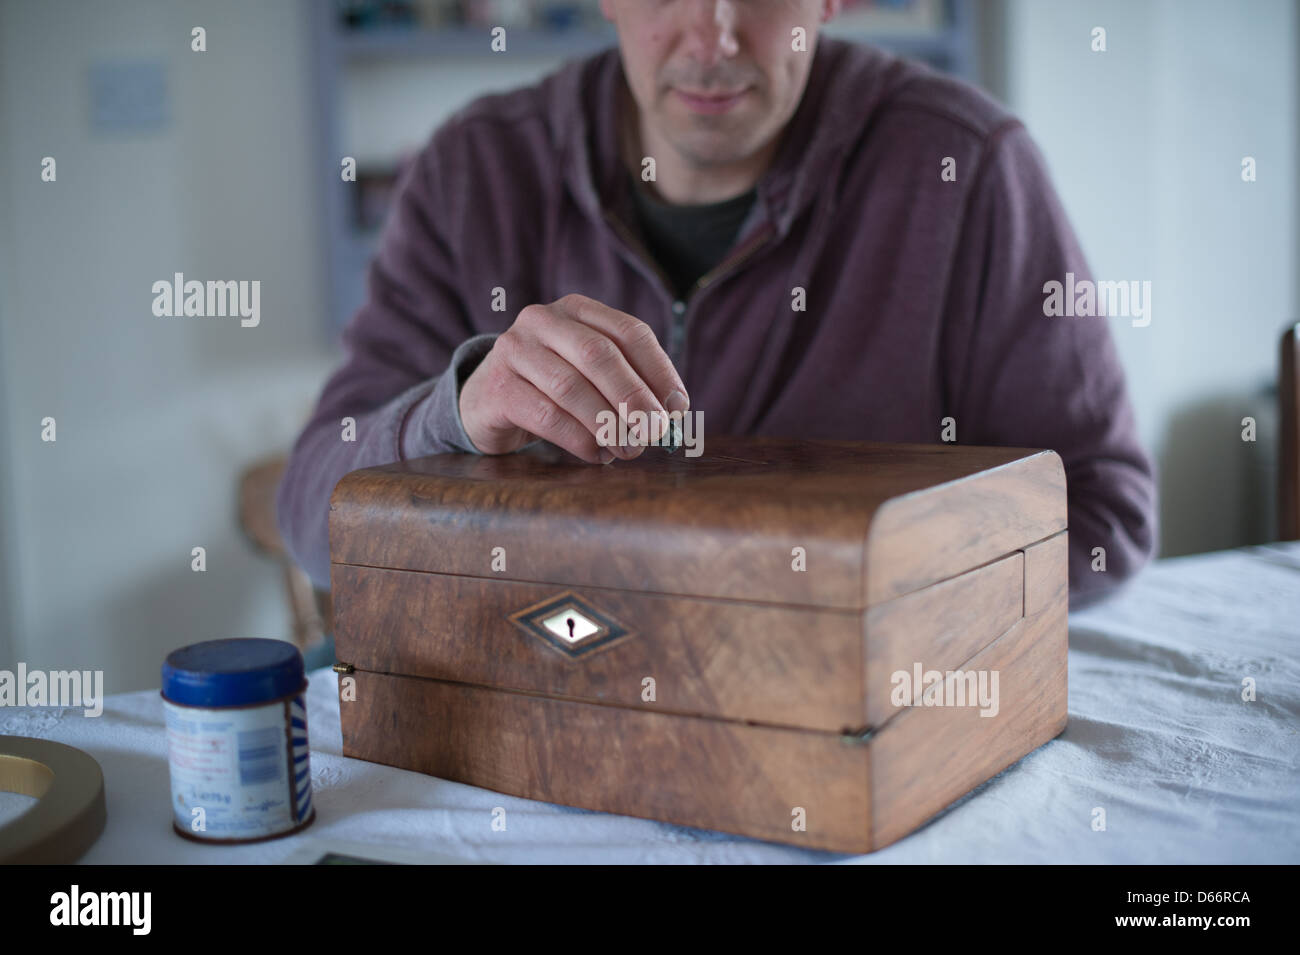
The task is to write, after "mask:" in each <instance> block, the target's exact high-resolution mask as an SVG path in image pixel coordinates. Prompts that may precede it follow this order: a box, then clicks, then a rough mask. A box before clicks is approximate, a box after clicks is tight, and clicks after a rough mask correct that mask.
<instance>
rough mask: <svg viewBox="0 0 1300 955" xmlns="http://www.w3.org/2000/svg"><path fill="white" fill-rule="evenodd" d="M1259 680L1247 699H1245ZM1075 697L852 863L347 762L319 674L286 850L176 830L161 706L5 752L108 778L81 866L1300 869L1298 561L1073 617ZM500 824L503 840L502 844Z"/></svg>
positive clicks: (1137, 592)
mask: <svg viewBox="0 0 1300 955" xmlns="http://www.w3.org/2000/svg"><path fill="white" fill-rule="evenodd" d="M1247 677H1249V678H1252V679H1253V680H1254V681H1255V692H1256V699H1255V700H1254V701H1253V702H1246V701H1244V700H1243V699H1242V689H1243V680H1244V679H1246V678H1247ZM1069 679H1070V723H1069V727H1068V728H1067V729H1066V731H1065V732H1064V733H1063V734H1062V735H1061V736H1060V737H1058V738H1057V739H1055V740H1053V741H1052V742H1050V743H1048V744H1047V745H1046V746H1044V747H1042V748H1041V749H1039V750H1037V751H1035V752H1034V753H1031V754H1030V755H1029V756H1027V757H1025V758H1024V759H1023V760H1021V761H1020V762H1019V763H1017V764H1016V765H1014V766H1012V767H1010V768H1008V769H1007V770H1005V771H1004V772H1002V773H1000V774H999V775H998V776H996V777H994V778H993V779H991V780H989V781H988V782H986V783H985V784H983V785H982V786H980V787H979V788H978V789H976V790H975V791H974V792H972V793H970V794H968V795H967V796H965V797H963V798H962V799H961V800H959V801H958V802H957V803H955V804H953V805H952V806H950V807H949V808H948V809H947V810H945V811H944V812H943V813H942V814H941V815H939V816H938V817H936V818H935V819H934V820H932V821H931V822H930V823H928V824H927V825H926V826H924V827H923V828H922V829H920V830H918V831H917V832H915V833H913V834H912V835H911V836H909V837H907V838H906V839H903V840H901V841H899V842H898V843H895V844H894V845H893V846H890V847H887V848H885V849H883V850H881V851H879V852H876V853H873V854H871V855H867V856H858V857H853V856H844V855H836V854H833V853H827V852H818V851H812V850H803V849H799V848H797V847H789V846H780V845H775V844H769V843H763V842H757V841H754V840H750V839H745V838H741V837H738V836H730V835H724V834H720V833H714V832H707V831H703V830H698V829H688V828H684V827H680V826H673V825H667V824H664V823H658V822H653V821H649V820H642V819H632V818H627V817H622V816H614V815H609V814H605V813H598V812H591V811H588V810H581V809H572V808H568V807H564V806H555V805H549V804H546V803H539V802H533V801H530V800H526V799H517V798H514V797H511V796H503V795H501V794H498V793H493V792H489V791H487V790H483V789H477V788H475V787H472V786H466V785H462V784H459V783H454V782H447V781H445V780H440V779H434V778H431V777H428V776H423V775H420V774H418V773H412V772H407V771H405V770H400V769H393V768H390V767H386V766H379V765H376V764H372V763H366V762H362V761H359V760H352V759H346V758H344V757H343V756H342V755H341V753H342V739H341V737H340V733H339V719H338V713H339V710H338V708H339V703H338V696H337V691H336V682H335V681H336V678H335V675H334V673H333V672H331V671H330V670H329V669H320V670H315V671H312V672H311V674H310V675H309V688H308V732H309V735H310V737H311V744H312V752H311V767H312V790H313V801H314V803H315V805H316V810H317V819H316V822H315V823H314V824H313V825H312V826H311V827H309V828H308V829H307V830H305V831H304V832H303V833H301V834H299V835H296V836H293V837H290V838H286V839H280V840H275V841H271V842H265V843H258V844H254V845H247V846H213V845H202V844H196V843H193V842H190V841H188V840H186V839H182V838H181V837H179V836H177V835H176V834H174V833H173V832H172V830H171V819H170V816H169V814H168V797H169V793H170V789H169V783H168V772H167V750H166V740H165V736H164V732H163V711H162V703H161V700H160V698H159V696H158V693H157V691H142V692H136V693H123V694H118V695H115V696H110V697H108V698H107V699H106V700H105V704H104V712H103V715H102V716H100V717H98V718H88V717H85V716H84V715H83V714H82V711H81V710H80V709H60V708H32V707H27V708H12V709H0V734H16V735H22V736H39V737H45V738H49V739H54V740H58V741H60V742H64V743H67V744H69V745H72V746H76V747H79V748H80V749H84V750H86V751H87V752H88V753H90V754H91V755H93V756H94V757H95V758H96V759H97V760H98V761H99V763H100V765H101V766H102V767H103V770H104V778H105V786H106V791H107V803H108V825H107V828H106V829H105V831H104V833H103V835H102V836H101V837H100V839H99V841H98V842H97V843H96V844H95V845H94V846H93V847H92V848H91V850H90V851H89V852H88V853H87V854H86V856H85V857H84V858H83V859H82V861H83V862H86V863H202V864H223V863H274V862H282V861H285V860H286V859H287V858H288V857H289V856H291V855H293V854H294V853H296V852H300V851H301V850H302V849H303V847H304V845H305V844H306V841H307V840H315V841H319V840H323V839H324V840H344V841H347V842H352V843H366V844H369V845H374V846H391V847H397V848H400V849H402V850H405V851H407V852H415V853H430V854H435V853H436V854H439V855H444V856H446V855H450V856H453V857H455V858H457V859H460V860H464V861H479V862H510V863H515V862H517V863H543V862H559V863H584V862H594V863H647V862H651V863H652V862H668V863H690V862H715V863H727V862H778V863H820V862H831V863H890V862H899V863H927V862H958V863H972V862H976V863H1059V862H1080V863H1106V864H1116V863H1224V862H1247V863H1258V862H1271V863H1296V862H1300V542H1296V543H1291V544H1276V545H1267V546H1262V547H1250V548H1242V549H1238V550H1232V551H1222V552H1218V553H1212V554H1201V555H1195V556H1191V557H1179V558H1174V559H1169V560H1162V561H1157V562H1155V563H1154V564H1152V565H1151V566H1150V567H1148V568H1147V569H1146V570H1145V571H1144V572H1142V573H1141V574H1140V575H1138V577H1137V578H1135V579H1134V580H1133V581H1132V582H1131V583H1129V584H1128V585H1127V586H1126V587H1125V588H1124V589H1123V590H1122V591H1121V592H1120V593H1118V594H1117V595H1116V596H1114V597H1112V598H1110V599H1109V600H1107V601H1105V602H1103V603H1101V604H1097V605H1094V606H1091V607H1088V608H1087V609H1084V610H1081V611H1078V612H1076V613H1073V614H1071V615H1070V663H1069ZM10 798H17V797H10ZM498 807H500V808H503V809H505V811H506V816H505V819H506V828H505V830H504V831H498V830H496V829H494V828H493V826H492V820H493V810H494V809H495V808H498ZM1097 809H1102V810H1104V811H1105V828H1104V829H1097V828H1094V820H1096V819H1099V818H1100V816H1099V815H1098V814H1097V812H1096V810H1097Z"/></svg>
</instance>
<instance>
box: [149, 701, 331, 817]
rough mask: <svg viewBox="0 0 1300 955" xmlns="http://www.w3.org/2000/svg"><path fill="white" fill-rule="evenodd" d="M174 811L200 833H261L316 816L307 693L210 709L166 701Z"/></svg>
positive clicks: (168, 754)
mask: <svg viewBox="0 0 1300 955" xmlns="http://www.w3.org/2000/svg"><path fill="white" fill-rule="evenodd" d="M163 708H164V710H165V711H166V714H167V758H168V763H169V765H170V767H171V784H172V815H173V817H174V818H175V820H176V826H177V828H179V829H180V830H181V831H182V832H184V833H187V834H188V835H192V836H194V837H195V838H197V839H215V840H224V839H258V838H262V837H265V836H273V835H277V834H279V833H282V832H287V831H289V830H290V829H294V828H296V827H298V826H299V825H301V824H302V823H303V822H305V821H306V820H307V818H308V817H309V816H310V814H311V767H310V765H309V761H308V755H307V711H306V708H305V706H304V702H303V698H302V697H301V696H297V697H294V698H293V699H292V700H279V701H277V702H275V703H268V704H266V705H265V706H250V707H244V708H240V709H203V708H201V707H196V706H177V705H176V704H175V703H172V702H170V701H168V700H166V699H164V700H163Z"/></svg>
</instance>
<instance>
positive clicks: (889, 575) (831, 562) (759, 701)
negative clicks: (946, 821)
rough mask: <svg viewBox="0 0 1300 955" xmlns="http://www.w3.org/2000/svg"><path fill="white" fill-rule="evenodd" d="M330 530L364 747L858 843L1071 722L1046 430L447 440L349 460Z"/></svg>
mask: <svg viewBox="0 0 1300 955" xmlns="http://www.w3.org/2000/svg"><path fill="white" fill-rule="evenodd" d="M330 542H331V559H332V561H333V566H332V585H333V596H334V601H333V603H334V636H335V641H336V652H337V656H338V659H339V661H340V662H339V665H338V666H337V667H336V669H338V670H340V671H342V672H345V673H347V674H348V675H350V676H351V677H352V678H353V682H351V683H348V684H346V686H347V687H348V690H349V692H348V693H347V694H345V695H344V696H343V697H341V700H342V701H341V703H340V710H341V713H342V724H343V727H342V728H343V752H344V754H345V755H347V756H353V757H357V758H360V759H366V760H372V761H374V762H378V763H385V764H388V765H390V766H400V767H404V768H406V769H412V770H417V771H419V772H424V773H429V774H432V775H434V776H438V777H442V778H444V779H454V780H459V781H462V782H467V783H472V784H474V785H477V786H482V787H486V788H488V789H492V790H496V791H499V792H503V793H511V794H514V795H518V796H525V797H528V798H531V799H540V800H545V801H547V802H556V803H564V804H568V805H573V806H582V807H586V808H590V809H600V810H606V811H609V812H616V813H624V814H627V815H632V816H643V817H647V818H651V819H660V820H665V821H669V822H674V823H680V824H685V825H690V826H699V827H704V828H709V829H718V830H722V831H725V832H732V833H741V834H744V835H747V836H753V837H756V838H759V839H768V840H775V841H779V842H787V843H792V844H795V845H801V846H808V847H817V848H822V849H833V850H838V851H844V852H867V851H871V850H874V849H878V848H880V847H882V846H885V845H888V844H889V843H891V842H893V841H895V840H896V839H898V838H900V837H902V836H904V835H906V834H907V833H909V832H911V831H912V830H913V829H915V828H916V827H917V826H919V825H920V824H921V823H923V822H925V821H926V820H927V819H929V818H930V817H931V816H933V815H935V814H936V813H937V812H939V811H940V810H942V809H943V808H944V807H945V806H947V805H948V804H949V803H951V802H952V801H953V800H955V799H957V798H958V797H960V796H961V795H963V794H964V793H966V792H968V791H969V790H971V789H972V788H973V787H975V786H977V785H978V784H979V783H981V782H983V781H984V780H986V779H988V778H990V777H991V776H993V775H994V774H996V773H997V772H999V771H1000V770H1002V769H1004V768H1006V767H1007V766H1010V765H1011V764H1012V763H1014V762H1015V761H1016V760H1018V759H1020V758H1021V757H1022V756H1024V755H1025V754H1026V753H1029V752H1030V751H1031V750H1033V749H1035V748H1036V747H1038V746H1040V745H1042V744H1043V743H1045V742H1047V741H1048V740H1050V739H1052V738H1053V737H1054V736H1056V735H1057V734H1059V733H1060V732H1061V731H1062V730H1063V729H1064V728H1065V724H1066V610H1067V559H1066V499H1065V475H1064V470H1063V468H1062V466H1061V462H1060V459H1059V457H1058V456H1057V455H1056V454H1055V453H1054V452H1051V451H1034V450H1025V449H1007V448H984V447H957V446H949V445H934V446H931V445H897V444H895V445H887V444H864V443H859V442H839V441H835V442H832V441H815V442H814V441H790V440H779V439H762V438H727V437H712V438H710V439H709V440H708V441H707V442H706V443H705V447H704V453H703V454H702V455H700V456H698V457H696V458H688V457H686V456H685V455H684V453H683V452H682V451H678V452H677V453H675V454H669V453H668V452H667V451H665V450H663V449H661V448H649V449H647V450H646V451H645V452H644V453H643V454H642V455H641V456H640V457H639V458H637V459H636V460H634V461H630V462H629V461H621V460H616V461H615V462H614V463H613V464H610V465H607V466H604V467H601V466H597V465H590V464H583V463H581V462H578V461H576V460H575V459H573V458H571V457H569V456H567V455H565V454H563V453H562V452H560V451H558V450H556V449H555V448H553V447H551V446H550V445H544V444H543V445H539V446H538V447H537V448H535V449H533V450H531V451H529V452H521V453H518V454H513V455H504V456H491V457H483V456H477V455H461V454H451V455H436V456H433V457H428V458H422V459H420V460H415V461H409V462H402V463H397V464H392V465H388V466H385V467H378V468H369V469H366V470H361V471H355V472H353V473H351V474H349V475H347V476H346V477H345V478H344V479H343V480H342V481H340V482H339V484H338V486H337V487H336V488H335V490H334V494H333V498H332V501H331V506H330ZM570 624H572V626H570ZM936 673H937V674H939V675H940V676H941V677H942V678H943V679H942V682H939V683H936V682H935V676H934V674H936ZM981 674H982V675H981ZM918 678H919V679H918ZM981 681H983V682H981ZM340 683H341V685H343V681H342V680H341V681H340ZM981 690H982V692H981ZM352 697H355V698H352Z"/></svg>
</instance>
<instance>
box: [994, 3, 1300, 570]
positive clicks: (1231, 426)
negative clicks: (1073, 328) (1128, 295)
mask: <svg viewBox="0 0 1300 955" xmlns="http://www.w3.org/2000/svg"><path fill="white" fill-rule="evenodd" d="M1006 22H1007V24H1008V27H1009V35H1008V36H1007V37H1006V41H1005V43H1006V52H1007V56H1008V59H1007V64H1006V79H1007V99H1008V102H1009V104H1010V106H1011V107H1012V108H1013V109H1014V110H1015V111H1016V112H1017V113H1019V114H1020V115H1021V117H1022V118H1023V119H1024V120H1025V122H1026V125H1027V126H1028V127H1029V130H1030V132H1031V133H1033V135H1034V136H1035V138H1036V139H1037V141H1038V143H1039V145H1040V146H1041V147H1042V149H1043V151H1044V153H1045V154H1046V156H1047V159H1048V162H1049V164H1050V166H1051V168H1052V172H1053V174H1054V177H1055V180H1056V183H1057V187H1058V189H1059V190H1060V192H1061V195H1062V198H1063V200H1064V202H1065V205H1066V208H1067V209H1068V210H1069V212H1070V214H1071V217H1072V219H1073V221H1074V224H1075V227H1076V229H1077V230H1078V232H1079V235H1080V238H1081V241H1082V242H1083V246H1084V250H1085V251H1086V252H1087V254H1088V257H1089V260H1090V263H1091V265H1092V267H1093V270H1094V272H1095V273H1096V274H1097V275H1098V277H1099V278H1107V279H1149V280H1150V281H1151V282H1152V283H1153V286H1152V306H1153V308H1152V321H1151V324H1150V326H1148V327H1146V328H1134V327H1132V325H1131V323H1130V322H1127V321H1124V320H1121V319H1115V320H1112V322H1111V328H1112V330H1113V331H1114V332H1115V335H1116V339H1117V344H1118V347H1119V349H1120V353H1121V355H1122V358H1123V361H1124V364H1125V367H1126V370H1127V372H1128V377H1129V386H1130V389H1131V392H1132V395H1133V399H1134V402H1135V404H1136V407H1137V415H1138V420H1139V425H1140V427H1141V431H1142V435H1143V438H1144V440H1145V441H1146V442H1147V445H1148V447H1150V448H1151V449H1152V450H1153V452H1154V453H1155V454H1156V456H1157V459H1158V464H1159V467H1160V470H1161V475H1160V477H1161V493H1162V498H1163V500H1162V509H1161V510H1162V515H1161V516H1162V522H1163V533H1162V536H1163V544H1164V547H1163V552H1164V553H1165V554H1177V553H1186V552H1189V551H1196V550H1211V549H1216V548H1221V547H1229V546H1233V545H1236V544H1241V543H1245V542H1248V541H1252V540H1262V539H1266V538H1267V537H1268V536H1269V535H1270V534H1271V533H1272V532H1273V526H1272V514H1273V504H1274V494H1275V490H1274V487H1273V483H1272V482H1273V473H1274V472H1273V470H1272V468H1273V466H1274V465H1273V460H1274V448H1273V446H1272V444H1271V442H1272V435H1273V426H1274V424H1273V420H1274V419H1273V409H1272V401H1273V399H1271V398H1267V397H1264V396H1262V394H1261V392H1262V389H1263V388H1264V387H1265V386H1266V385H1267V383H1269V382H1271V381H1272V380H1274V378H1275V376H1276V366H1277V351H1278V340H1279V336H1280V334H1281V331H1282V329H1283V326H1284V325H1285V324H1286V323H1287V322H1293V321H1295V320H1296V318H1297V311H1296V304H1295V303H1296V295H1297V284H1296V266H1297V262H1298V260H1300V256H1298V255H1297V251H1298V249H1297V235H1296V214H1297V208H1298V202H1297V194H1296V171H1297V169H1300V155H1298V154H1297V138H1296V137H1297V115H1300V104H1297V91H1298V90H1300V83H1298V81H1297V74H1296V61H1297V51H1298V49H1300V43H1298V41H1297V35H1298V34H1297V7H1296V4H1295V3H1293V2H1291V0H1240V2H1232V3H1225V2H1211V0H1176V2H1175V0H1094V2H1088V3H1082V2H1062V0H1009V2H1008V4H1007V10H1006ZM1096 26H1101V27H1104V28H1105V29H1106V31H1107V46H1108V50H1107V52H1105V53H1094V52H1092V51H1091V49H1090V41H1091V31H1092V28H1093V27H1096ZM1243 156H1253V157H1255V159H1256V160H1257V163H1258V176H1259V178H1258V181H1256V182H1254V183H1244V182H1242V180H1241V160H1242V157H1243ZM1245 415H1254V416H1256V417H1257V418H1258V419H1259V422H1260V425H1261V433H1260V440H1259V441H1258V442H1257V443H1256V444H1254V445H1249V444H1244V443H1243V442H1242V441H1241V437H1240V435H1241V424H1240V422H1241V419H1242V417H1244V416H1245Z"/></svg>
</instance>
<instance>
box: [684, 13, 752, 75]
mask: <svg viewBox="0 0 1300 955" xmlns="http://www.w3.org/2000/svg"><path fill="white" fill-rule="evenodd" d="M687 7H688V10H687V13H686V17H687V21H686V24H685V26H684V28H683V30H684V32H685V33H686V36H687V38H688V48H689V51H690V53H691V54H692V56H694V58H695V59H697V60H698V61H699V62H700V63H701V64H702V65H704V66H712V65H713V63H715V62H716V61H717V60H719V59H726V58H728V57H732V56H735V55H736V54H737V53H738V52H740V44H739V43H738V42H737V40H736V4H735V3H734V2H733V0H688V2H687Z"/></svg>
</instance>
